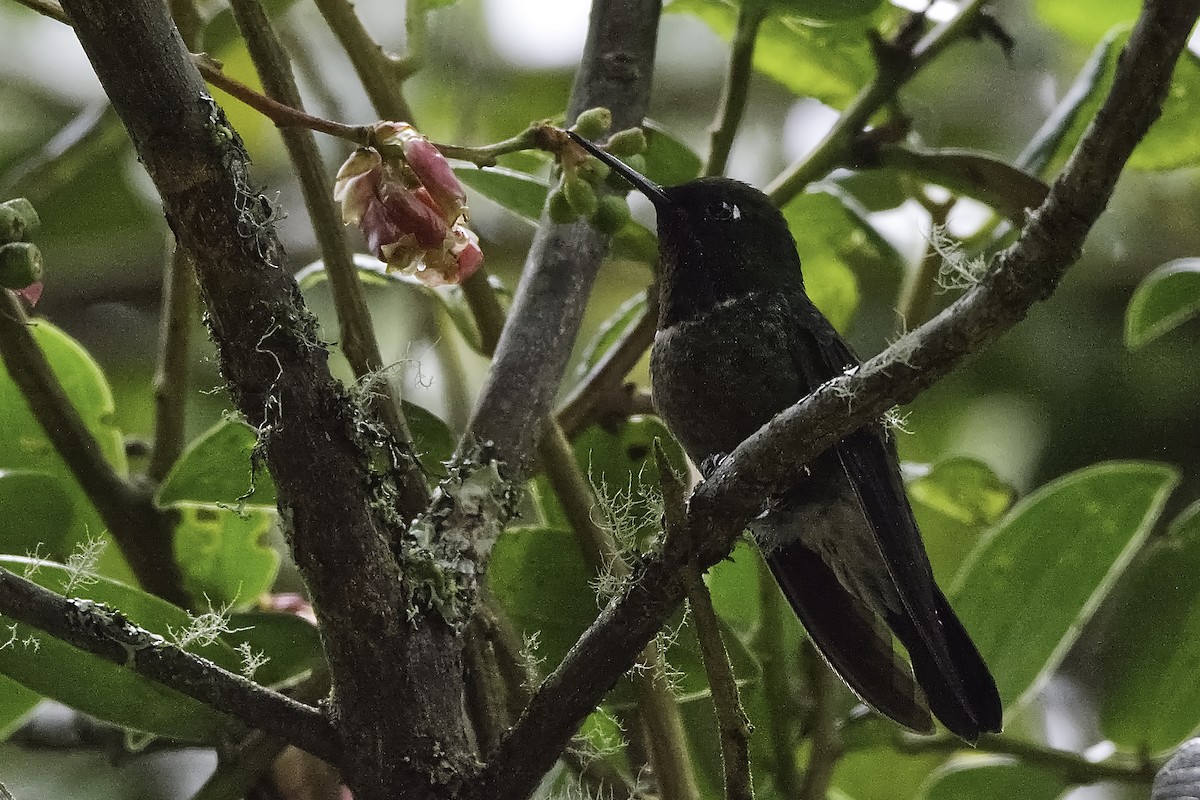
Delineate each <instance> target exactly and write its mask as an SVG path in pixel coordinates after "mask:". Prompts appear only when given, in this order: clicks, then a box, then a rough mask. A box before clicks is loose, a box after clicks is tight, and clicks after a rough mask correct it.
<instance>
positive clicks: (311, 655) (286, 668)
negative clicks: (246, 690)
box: [221, 611, 325, 686]
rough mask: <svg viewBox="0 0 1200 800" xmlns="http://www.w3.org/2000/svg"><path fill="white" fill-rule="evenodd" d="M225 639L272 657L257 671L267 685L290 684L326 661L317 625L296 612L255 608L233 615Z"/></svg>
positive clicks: (257, 679)
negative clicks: (273, 611)
mask: <svg viewBox="0 0 1200 800" xmlns="http://www.w3.org/2000/svg"><path fill="white" fill-rule="evenodd" d="M221 639H222V640H223V641H225V642H226V643H228V644H229V645H230V646H231V647H237V646H238V645H241V644H243V643H245V644H249V645H250V649H251V651H253V652H255V653H262V654H263V655H265V656H267V658H268V659H269V660H268V661H267V662H266V663H265V664H263V665H262V666H261V667H259V668H258V670H257V671H256V672H255V673H254V680H255V682H257V683H260V684H262V685H263V686H279V685H284V684H290V683H292V682H294V681H296V680H297V679H299V678H303V677H304V676H306V675H307V674H309V673H310V672H312V671H313V670H314V669H316V668H317V667H319V666H320V665H321V664H323V663H324V661H325V653H324V651H323V650H322V649H321V635H320V633H319V632H318V631H317V628H316V626H315V625H313V624H312V623H311V622H309V621H308V620H306V619H302V618H300V617H298V616H296V615H295V614H276V613H267V612H263V611H251V612H246V613H242V614H231V615H230V617H229V632H228V633H226V634H223V635H222V636H221Z"/></svg>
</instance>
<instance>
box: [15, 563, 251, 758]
mask: <svg viewBox="0 0 1200 800" xmlns="http://www.w3.org/2000/svg"><path fill="white" fill-rule="evenodd" d="M35 563H36V562H33V561H31V560H30V559H27V558H20V557H16V556H0V566H3V567H5V568H7V569H10V570H12V571H14V572H17V573H18V574H20V573H22V572H24V571H25V570H26V569H27V568H31V567H32V566H33V565H34V564H35ZM68 574H69V573H68V570H67V568H66V567H63V566H61V565H58V564H50V563H42V564H41V565H40V566H39V567H38V568H37V569H36V571H34V572H33V574H32V575H30V578H31V580H34V581H36V582H37V583H39V584H41V585H42V586H45V587H46V588H49V589H51V590H53V591H56V592H59V593H60V594H62V593H63V592H64V586H65V585H66V582H67V575H68ZM71 594H72V595H73V596H79V595H85V596H86V599H88V600H91V601H94V602H97V603H104V604H105V605H106V606H108V607H109V608H111V609H116V610H119V611H120V612H121V613H122V614H123V615H125V617H126V618H128V619H129V620H130V621H132V622H134V623H135V624H137V625H139V626H141V627H143V628H145V629H147V630H149V631H151V632H153V633H156V634H158V635H160V636H163V637H166V638H167V639H168V641H170V640H171V636H172V631H176V632H179V631H183V630H184V629H185V628H187V626H188V624H189V617H188V615H187V612H185V611H184V610H183V609H181V608H178V607H177V606H174V605H171V604H170V603H168V602H166V601H165V600H160V599H159V598H157V597H154V596H153V595H150V594H147V593H146V592H143V591H141V590H139V589H134V588H132V587H129V586H126V585H124V584H121V583H117V582H116V581H113V580H110V579H108V578H100V577H96V578H95V579H94V582H93V583H90V584H86V585H81V586H77V587H75V588H74V589H73V590H72V592H71ZM10 624H14V623H13V622H12V621H11V620H8V619H7V618H5V617H3V616H0V625H3V626H4V628H5V629H7V628H8V625H10ZM15 633H16V636H17V639H18V641H17V643H16V644H15V646H12V647H8V648H4V649H0V673H2V674H4V675H7V676H8V677H9V678H12V679H13V680H15V681H17V682H18V683H20V684H22V685H24V686H25V687H26V688H28V689H31V690H32V691H35V692H38V693H40V694H42V695H45V696H46V697H49V698H52V699H54V700H58V701H59V702H61V703H64V704H66V705H68V706H71V707H72V708H75V709H78V710H80V711H83V712H85V713H87V714H91V715H92V716H94V717H98V718H100V719H103V720H106V721H108V722H112V723H114V724H116V725H122V726H125V727H127V728H132V729H134V730H139V731H144V732H146V733H151V734H155V735H158V736H169V737H172V738H176V739H182V740H184V741H196V742H214V741H217V740H219V738H220V737H221V736H222V735H224V734H225V732H226V731H228V729H229V727H230V720H229V719H228V718H227V717H225V716H224V715H222V714H220V713H219V712H217V711H214V710H213V709H211V708H209V707H208V706H206V705H203V704H202V703H199V702H197V701H196V700H193V699H191V698H190V697H187V696H186V695H183V694H180V693H178V692H176V691H174V690H172V689H167V688H166V687H164V686H162V685H161V684H158V683H155V682H153V681H149V680H147V679H145V678H142V677H139V676H138V675H136V674H134V673H133V672H131V671H130V670H128V669H125V668H124V667H121V666H118V665H116V664H113V663H111V662H108V661H105V660H104V659H101V658H98V657H96V656H94V655H91V654H90V653H85V652H84V651H82V650H77V649H75V648H74V647H72V646H70V645H68V644H66V643H64V642H61V641H59V640H58V639H55V638H53V637H51V636H49V635H47V634H45V633H42V632H41V631H39V630H37V629H34V628H30V627H27V626H25V625H21V624H16V629H15ZM26 637H32V640H31V641H36V642H37V645H36V646H34V645H32V644H30V645H28V646H26V645H24V644H23V641H24V640H25V639H26ZM188 649H189V650H190V651H192V652H194V653H196V654H198V655H201V656H203V657H205V658H208V659H210V660H212V661H214V662H216V663H218V664H220V665H221V666H223V667H225V668H226V669H230V670H234V671H236V670H237V669H238V666H239V664H240V659H239V658H238V656H237V654H236V653H234V652H233V650H232V649H231V648H230V647H229V646H228V645H226V644H225V643H223V642H220V641H217V642H214V643H212V644H209V645H206V646H203V647H201V646H198V645H196V646H192V647H189V648H188Z"/></svg>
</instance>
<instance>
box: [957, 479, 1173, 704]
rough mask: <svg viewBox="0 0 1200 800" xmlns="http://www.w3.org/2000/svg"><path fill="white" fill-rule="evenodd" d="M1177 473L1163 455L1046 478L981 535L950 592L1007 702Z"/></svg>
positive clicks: (1149, 520) (1101, 588)
mask: <svg viewBox="0 0 1200 800" xmlns="http://www.w3.org/2000/svg"><path fill="white" fill-rule="evenodd" d="M1178 480H1179V476H1178V473H1177V472H1176V471H1175V470H1174V469H1172V468H1171V467H1167V466H1164V465H1162V464H1154V463H1146V462H1135V461H1114V462H1106V463H1103V464H1097V465H1095V466H1092V467H1088V468H1086V469H1082V470H1079V471H1077V472H1074V473H1072V474H1070V475H1067V476H1066V477H1063V478H1059V479H1058V480H1056V481H1053V482H1051V483H1049V484H1047V485H1045V486H1043V487H1042V488H1041V489H1039V490H1038V491H1036V492H1034V493H1033V494H1032V495H1030V496H1029V497H1027V498H1025V499H1024V500H1023V501H1021V502H1020V503H1018V504H1017V505H1016V506H1015V507H1013V509H1012V511H1011V512H1010V513H1009V514H1008V515H1007V516H1006V517H1005V519H1004V520H1003V521H1002V522H1001V523H1000V524H998V525H997V526H996V527H995V528H993V529H992V531H991V533H990V534H989V535H988V536H987V537H986V538H985V539H984V540H983V541H982V542H980V544H979V546H978V547H977V548H976V549H975V551H974V552H973V553H972V554H971V558H970V559H968V561H967V563H966V564H964V565H963V568H962V570H961V571H960V572H959V575H958V579H957V581H956V583H955V587H954V590H953V591H952V592H951V593H950V594H951V601H952V604H953V606H954V608H955V610H956V611H957V612H958V615H959V617H960V618H961V619H962V622H963V625H964V626H966V628H967V630H968V631H969V632H970V634H971V638H972V639H973V640H974V642H975V644H976V646H978V648H979V652H980V653H981V654H982V655H983V658H984V660H985V661H986V662H987V663H988V665H989V666H990V667H991V669H992V673H993V675H995V678H996V684H997V686H998V687H999V689H1000V697H1001V698H1002V699H1003V701H1004V704H1005V706H1006V707H1011V706H1013V705H1015V704H1017V703H1019V702H1021V701H1022V700H1023V699H1024V698H1026V697H1028V696H1030V695H1032V694H1033V693H1034V692H1036V691H1037V690H1038V688H1039V687H1040V685H1041V681H1042V679H1043V678H1044V677H1045V676H1047V675H1049V674H1050V672H1052V671H1053V670H1054V668H1055V667H1057V666H1058V664H1059V662H1060V661H1061V660H1062V658H1063V656H1064V655H1065V654H1066V651H1067V650H1068V648H1070V646H1071V644H1072V643H1073V642H1074V641H1075V638H1076V637H1077V636H1078V635H1079V631H1080V628H1081V627H1082V626H1083V624H1084V623H1086V622H1087V620H1088V619H1089V618H1090V617H1091V615H1092V612H1093V611H1095V609H1096V606H1097V605H1099V603H1100V601H1101V600H1103V599H1104V598H1105V597H1106V596H1107V595H1108V593H1109V591H1110V590H1111V589H1112V587H1113V584H1114V582H1115V581H1116V580H1117V579H1118V578H1119V577H1120V576H1121V574H1122V572H1123V571H1124V569H1125V567H1126V566H1127V565H1128V563H1129V560H1130V558H1132V557H1133V554H1134V553H1136V552H1137V550H1138V548H1139V547H1140V546H1141V544H1142V542H1144V541H1145V539H1146V536H1147V535H1148V534H1149V532H1150V529H1151V527H1152V526H1153V524H1154V521H1155V519H1156V518H1157V517H1158V515H1159V513H1160V512H1161V511H1162V506H1163V503H1164V502H1165V501H1166V499H1167V496H1168V495H1169V494H1170V492H1171V490H1172V489H1173V488H1174V486H1175V484H1176V483H1177V482H1178Z"/></svg>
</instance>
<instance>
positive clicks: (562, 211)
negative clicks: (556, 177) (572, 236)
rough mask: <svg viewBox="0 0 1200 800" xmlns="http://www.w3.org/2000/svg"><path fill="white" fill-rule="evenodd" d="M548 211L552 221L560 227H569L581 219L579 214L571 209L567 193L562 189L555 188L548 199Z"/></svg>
mask: <svg viewBox="0 0 1200 800" xmlns="http://www.w3.org/2000/svg"><path fill="white" fill-rule="evenodd" d="M546 210H547V211H548V212H549V214H550V221H551V222H556V223H558V224H559V225H567V224H569V223H572V222H574V221H575V220H577V219H579V213H578V212H576V211H575V209H573V208H571V203H570V202H569V201H568V200H567V193H566V192H564V191H563V190H562V188H561V187H555V188H554V189H553V190H552V191H551V192H550V196H549V197H548V198H546Z"/></svg>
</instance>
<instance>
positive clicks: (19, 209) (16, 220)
mask: <svg viewBox="0 0 1200 800" xmlns="http://www.w3.org/2000/svg"><path fill="white" fill-rule="evenodd" d="M41 225H42V220H41V218H40V217H39V216H38V213H37V210H36V209H34V207H33V204H32V203H30V202H29V201H28V200H26V199H25V198H24V197H16V198H13V199H12V200H6V201H5V202H3V203H0V243H4V242H28V241H29V240H30V239H31V238H33V234H35V233H37V229H38V228H40V227H41Z"/></svg>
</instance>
